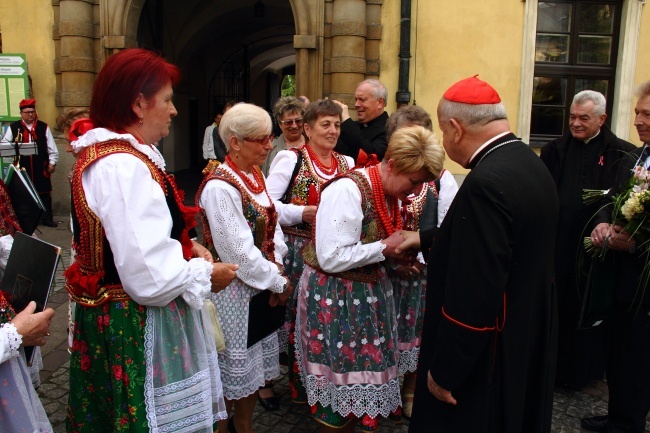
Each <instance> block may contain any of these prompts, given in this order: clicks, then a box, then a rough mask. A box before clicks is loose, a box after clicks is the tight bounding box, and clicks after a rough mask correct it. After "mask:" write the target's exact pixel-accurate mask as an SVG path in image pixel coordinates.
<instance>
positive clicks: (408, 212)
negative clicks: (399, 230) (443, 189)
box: [402, 181, 438, 231]
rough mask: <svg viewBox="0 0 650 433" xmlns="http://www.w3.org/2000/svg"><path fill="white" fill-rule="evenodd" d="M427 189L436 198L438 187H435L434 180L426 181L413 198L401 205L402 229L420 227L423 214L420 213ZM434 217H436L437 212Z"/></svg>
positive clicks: (424, 202) (413, 229)
mask: <svg viewBox="0 0 650 433" xmlns="http://www.w3.org/2000/svg"><path fill="white" fill-rule="evenodd" d="M429 191H431V193H432V194H433V196H434V197H435V198H438V188H437V187H436V184H435V181H431V182H428V183H426V184H425V186H423V187H422V189H421V190H420V193H419V194H418V195H417V196H416V197H415V198H413V199H412V200H409V201H408V202H407V203H405V204H403V205H402V217H403V221H404V225H403V227H404V230H410V231H417V230H419V229H420V220H421V219H422V216H423V215H422V214H423V212H424V207H425V204H426V202H427V195H428V193H429ZM435 217H436V218H437V214H436V215H435Z"/></svg>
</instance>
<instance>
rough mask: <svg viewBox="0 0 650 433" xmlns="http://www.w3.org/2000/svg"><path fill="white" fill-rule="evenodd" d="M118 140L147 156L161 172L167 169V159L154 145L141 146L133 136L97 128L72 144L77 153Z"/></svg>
mask: <svg viewBox="0 0 650 433" xmlns="http://www.w3.org/2000/svg"><path fill="white" fill-rule="evenodd" d="M116 139H117V140H124V141H127V142H128V143H129V144H131V146H133V147H134V148H135V149H137V150H139V151H140V152H142V153H144V154H145V155H147V158H149V159H150V160H151V162H153V163H154V164H155V165H156V167H158V168H159V169H161V170H164V169H165V159H164V158H163V156H162V154H161V153H160V151H159V150H158V148H157V147H156V146H155V145H154V144H141V143H139V142H138V140H136V139H135V137H134V136H133V135H131V134H118V133H117V132H113V131H110V130H108V129H106V128H95V129H91V130H90V131H88V132H86V133H85V134H84V135H82V136H81V137H79V139H77V140H76V141H73V142H72V149H73V150H74V151H75V153H77V152H79V151H81V150H82V149H83V148H85V147H88V146H92V145H94V144H96V143H101V142H103V141H108V140H116Z"/></svg>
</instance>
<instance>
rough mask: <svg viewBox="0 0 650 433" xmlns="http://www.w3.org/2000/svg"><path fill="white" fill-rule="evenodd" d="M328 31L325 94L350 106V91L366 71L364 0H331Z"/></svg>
mask: <svg viewBox="0 0 650 433" xmlns="http://www.w3.org/2000/svg"><path fill="white" fill-rule="evenodd" d="M331 34H332V58H331V60H330V71H331V88H330V95H329V96H330V98H333V99H338V100H339V101H341V102H343V103H345V104H347V105H348V106H350V107H353V106H354V91H355V89H356V87H357V84H358V83H359V82H360V81H363V80H364V78H365V73H366V57H365V55H366V34H367V30H366V1H365V0H334V2H333V7H332V29H331ZM350 114H352V115H354V111H353V110H351V113H350Z"/></svg>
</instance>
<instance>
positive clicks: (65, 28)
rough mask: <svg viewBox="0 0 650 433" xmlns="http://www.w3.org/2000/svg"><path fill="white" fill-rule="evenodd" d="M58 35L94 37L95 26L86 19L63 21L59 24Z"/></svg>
mask: <svg viewBox="0 0 650 433" xmlns="http://www.w3.org/2000/svg"><path fill="white" fill-rule="evenodd" d="M58 35H59V37H61V36H84V37H87V38H92V37H93V36H94V35H95V26H94V25H93V24H92V23H88V22H84V21H61V22H59V25H58Z"/></svg>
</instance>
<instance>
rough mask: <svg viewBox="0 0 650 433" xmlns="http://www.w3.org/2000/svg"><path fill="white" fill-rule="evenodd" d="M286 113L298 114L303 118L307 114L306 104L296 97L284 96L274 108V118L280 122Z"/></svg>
mask: <svg viewBox="0 0 650 433" xmlns="http://www.w3.org/2000/svg"><path fill="white" fill-rule="evenodd" d="M284 113H297V114H299V115H300V116H302V115H303V114H305V104H304V103H303V102H302V101H301V100H300V99H299V98H296V97H295V96H283V97H282V98H280V99H278V100H277V102H276V103H275V105H274V106H273V116H274V117H275V120H277V121H278V122H279V121H280V120H282V116H284Z"/></svg>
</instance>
